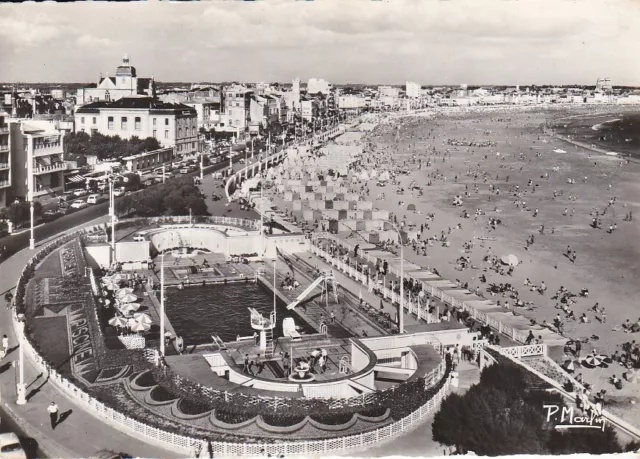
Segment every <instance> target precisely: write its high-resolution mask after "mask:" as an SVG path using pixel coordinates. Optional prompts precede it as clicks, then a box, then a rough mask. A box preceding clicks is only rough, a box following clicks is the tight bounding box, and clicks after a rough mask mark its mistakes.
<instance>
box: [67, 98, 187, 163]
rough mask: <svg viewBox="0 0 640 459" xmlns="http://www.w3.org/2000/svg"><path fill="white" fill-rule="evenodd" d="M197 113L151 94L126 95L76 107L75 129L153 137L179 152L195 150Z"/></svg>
mask: <svg viewBox="0 0 640 459" xmlns="http://www.w3.org/2000/svg"><path fill="white" fill-rule="evenodd" d="M197 118H198V116H197V112H196V110H195V109H194V108H193V107H189V106H187V105H184V104H171V103H166V102H161V101H159V100H157V99H153V98H151V97H124V98H122V99H119V100H117V101H115V102H106V101H101V102H93V103H91V104H87V105H84V106H82V107H80V108H79V109H78V110H76V114H75V132H86V133H88V134H94V133H100V134H103V135H109V136H114V135H118V136H120V137H122V138H124V139H130V138H132V137H138V138H142V139H144V138H147V137H153V138H155V139H157V140H158V142H159V143H160V145H162V146H163V147H175V149H176V154H177V155H181V156H182V155H190V154H193V153H196V152H197V151H198V148H199V143H198V119H197Z"/></svg>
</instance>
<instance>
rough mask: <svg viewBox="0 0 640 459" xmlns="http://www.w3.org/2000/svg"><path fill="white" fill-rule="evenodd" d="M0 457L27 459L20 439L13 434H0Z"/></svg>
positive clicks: (4, 458)
mask: <svg viewBox="0 0 640 459" xmlns="http://www.w3.org/2000/svg"><path fill="white" fill-rule="evenodd" d="M0 457H1V458H3V459H27V454H26V453H25V451H24V448H23V447H22V444H21V443H20V439H19V438H18V436H17V435H16V434H14V433H13V432H6V433H0Z"/></svg>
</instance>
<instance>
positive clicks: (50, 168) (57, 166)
mask: <svg viewBox="0 0 640 459" xmlns="http://www.w3.org/2000/svg"><path fill="white" fill-rule="evenodd" d="M64 170H67V163H53V164H49V165H37V166H34V168H33V173H34V174H35V175H39V174H50V173H51V172H59V171H64Z"/></svg>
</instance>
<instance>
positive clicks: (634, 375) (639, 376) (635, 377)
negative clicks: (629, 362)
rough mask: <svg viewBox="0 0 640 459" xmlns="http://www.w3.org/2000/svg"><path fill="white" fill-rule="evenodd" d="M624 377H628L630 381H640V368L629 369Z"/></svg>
mask: <svg viewBox="0 0 640 459" xmlns="http://www.w3.org/2000/svg"><path fill="white" fill-rule="evenodd" d="M624 379H626V380H627V381H628V382H630V383H634V384H638V382H640V370H639V369H637V368H636V369H633V370H629V371H627V372H626V373H625V374H624Z"/></svg>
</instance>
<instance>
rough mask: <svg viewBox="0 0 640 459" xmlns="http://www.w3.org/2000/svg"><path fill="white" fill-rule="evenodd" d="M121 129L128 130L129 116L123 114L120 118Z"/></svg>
mask: <svg viewBox="0 0 640 459" xmlns="http://www.w3.org/2000/svg"><path fill="white" fill-rule="evenodd" d="M120 129H121V130H122V131H126V130H127V117H126V116H123V117H122V118H120Z"/></svg>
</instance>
